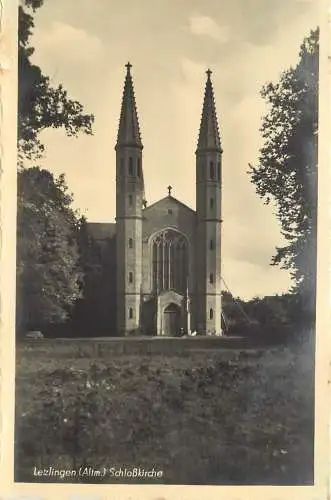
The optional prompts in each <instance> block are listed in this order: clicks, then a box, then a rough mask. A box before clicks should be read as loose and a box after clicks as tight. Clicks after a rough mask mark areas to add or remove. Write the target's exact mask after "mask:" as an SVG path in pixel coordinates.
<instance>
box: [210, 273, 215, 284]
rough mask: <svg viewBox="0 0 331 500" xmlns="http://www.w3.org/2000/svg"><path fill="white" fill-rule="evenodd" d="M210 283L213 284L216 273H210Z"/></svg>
mask: <svg viewBox="0 0 331 500" xmlns="http://www.w3.org/2000/svg"><path fill="white" fill-rule="evenodd" d="M209 283H211V284H213V283H214V275H213V273H210V275H209Z"/></svg>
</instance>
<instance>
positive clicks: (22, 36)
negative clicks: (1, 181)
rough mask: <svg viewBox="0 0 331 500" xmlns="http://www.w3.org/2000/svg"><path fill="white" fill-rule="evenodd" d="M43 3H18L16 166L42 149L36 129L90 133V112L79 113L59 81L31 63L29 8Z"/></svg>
mask: <svg viewBox="0 0 331 500" xmlns="http://www.w3.org/2000/svg"><path fill="white" fill-rule="evenodd" d="M42 5H43V0H21V5H20V6H19V37H18V38H19V45H18V158H19V164H20V166H23V164H24V163H25V162H26V160H37V159H39V158H40V157H41V156H42V154H43V152H44V145H43V144H42V143H41V141H40V139H39V135H40V132H42V131H43V130H44V129H46V128H49V127H55V128H64V129H65V131H66V133H67V134H68V135H69V136H75V135H77V133H78V132H84V133H86V134H92V124H93V121H94V117H93V115H88V114H84V113H83V106H82V105H81V104H80V103H79V102H77V101H74V100H71V99H69V98H68V94H67V91H66V90H65V89H64V88H63V86H62V85H59V86H58V87H54V86H52V84H51V82H50V78H49V77H48V76H45V75H43V73H42V71H41V69H40V68H39V67H38V66H36V65H34V64H32V63H31V56H32V54H33V53H34V48H33V47H31V46H30V44H29V41H30V36H31V34H32V30H33V28H34V20H33V16H32V15H31V12H32V13H34V12H35V11H36V9H38V8H39V7H41V6H42Z"/></svg>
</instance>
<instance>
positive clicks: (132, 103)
mask: <svg viewBox="0 0 331 500" xmlns="http://www.w3.org/2000/svg"><path fill="white" fill-rule="evenodd" d="M131 67H132V65H131V64H130V63H127V64H126V69H127V72H126V77H125V82H124V90H123V98H122V108H121V116H120V123H119V127H118V134H117V143H116V147H119V146H135V147H139V148H141V149H142V148H143V145H142V142H141V137H140V130H139V121H138V113H137V107H136V100H135V95H134V89H133V81H132V75H131V71H130V70H131Z"/></svg>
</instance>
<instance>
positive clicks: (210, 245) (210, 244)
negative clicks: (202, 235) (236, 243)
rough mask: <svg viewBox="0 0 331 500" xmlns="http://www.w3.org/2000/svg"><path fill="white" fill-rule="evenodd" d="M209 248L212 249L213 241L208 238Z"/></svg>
mask: <svg viewBox="0 0 331 500" xmlns="http://www.w3.org/2000/svg"><path fill="white" fill-rule="evenodd" d="M209 249H210V250H214V242H213V240H210V242H209Z"/></svg>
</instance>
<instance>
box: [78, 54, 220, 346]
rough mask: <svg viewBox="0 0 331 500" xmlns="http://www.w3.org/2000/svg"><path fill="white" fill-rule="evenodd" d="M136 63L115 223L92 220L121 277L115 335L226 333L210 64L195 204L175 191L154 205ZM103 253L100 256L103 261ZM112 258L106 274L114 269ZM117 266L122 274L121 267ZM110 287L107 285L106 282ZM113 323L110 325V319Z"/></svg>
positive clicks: (126, 108)
mask: <svg viewBox="0 0 331 500" xmlns="http://www.w3.org/2000/svg"><path fill="white" fill-rule="evenodd" d="M130 68H131V65H130V64H128V65H127V74H126V78H125V84H124V92H123V98H122V109H121V116H120V123H119V130H118V137H117V143H116V147H115V150H116V225H114V224H108V225H107V224H98V223H89V224H88V226H87V227H88V233H89V237H90V239H91V241H94V242H95V244H96V245H99V246H100V247H101V246H103V255H104V252H108V254H107V261H108V263H109V262H112V263H113V267H112V269H113V270H114V273H113V275H112V276H108V275H107V276H105V275H104V274H103V273H102V270H101V274H102V276H103V279H104V280H107V279H110V280H113V281H116V283H114V286H113V287H112V288H111V287H110V288H109V289H111V290H112V292H111V294H110V296H109V297H108V298H107V297H105V298H104V301H103V303H104V304H105V306H104V307H105V309H107V303H108V306H109V304H110V302H111V303H112V309H113V310H114V304H115V305H116V307H115V311H116V312H115V313H114V314H113V323H115V317H114V315H116V334H117V335H134V334H138V335H139V334H142V335H163V336H174V335H177V334H178V333H179V332H180V331H184V332H185V333H190V332H192V331H196V332H197V333H199V334H204V335H221V334H222V331H221V193H222V192H221V178H222V173H221V168H222V165H221V161H222V149H221V145H220V137H219V130H218V124H217V117H216V110H215V102H214V95H213V88H212V83H211V78H210V74H211V72H210V71H207V75H208V76H207V82H206V88H205V95H204V103H203V111H202V118H201V124H200V132H199V139H198V147H197V150H196V211H193V210H192V209H191V208H189V207H188V206H186V205H185V204H183V203H181V202H180V201H179V200H177V199H175V198H174V197H173V196H172V195H171V187H170V186H169V188H168V191H169V192H168V196H166V197H164V198H163V199H161V200H159V201H157V202H156V203H154V204H152V205H150V206H148V205H147V202H146V200H145V192H144V175H143V145H142V142H141V137H140V130H139V121H138V113H137V108H136V102H135V95H134V90H133V82H132V75H131V71H130ZM102 262H103V258H101V263H102ZM109 268H110V267H109V265H108V267H107V273H109ZM115 272H116V280H115V276H114V274H115ZM104 289H107V287H104ZM109 328H111V325H109Z"/></svg>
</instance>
